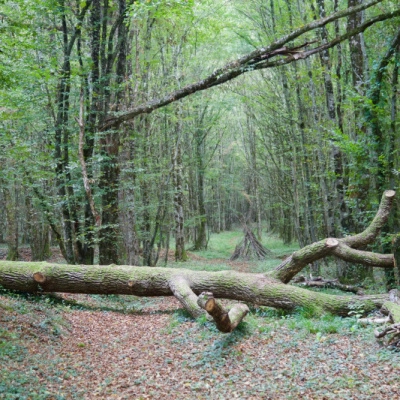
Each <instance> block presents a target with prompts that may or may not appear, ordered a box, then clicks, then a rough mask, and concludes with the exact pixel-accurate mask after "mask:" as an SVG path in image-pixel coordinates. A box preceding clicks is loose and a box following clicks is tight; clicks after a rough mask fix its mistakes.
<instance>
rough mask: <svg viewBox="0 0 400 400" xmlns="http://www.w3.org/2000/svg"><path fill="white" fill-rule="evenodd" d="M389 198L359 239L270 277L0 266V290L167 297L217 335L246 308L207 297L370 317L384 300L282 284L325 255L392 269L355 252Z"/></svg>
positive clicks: (389, 258) (310, 254)
mask: <svg viewBox="0 0 400 400" xmlns="http://www.w3.org/2000/svg"><path fill="white" fill-rule="evenodd" d="M394 195H395V192H394V191H392V190H388V191H386V192H385V194H384V195H383V197H382V202H381V205H380V208H379V210H378V213H377V215H376V216H375V218H374V220H373V221H372V223H371V225H370V226H369V227H368V228H367V229H366V230H365V231H364V232H361V233H359V234H357V235H354V236H350V237H346V238H342V239H335V238H328V239H325V240H322V241H320V242H316V243H313V244H311V245H309V246H306V247H304V248H303V249H300V250H298V251H296V252H295V253H293V254H292V255H291V256H290V257H288V258H287V259H286V260H284V261H283V262H282V263H281V265H280V266H279V267H278V268H277V269H276V270H274V271H272V272H269V273H265V274H249V273H239V272H235V271H220V272H206V271H191V270H186V269H174V268H150V267H132V266H115V265H109V266H90V267H89V266H78V265H57V264H49V263H34V262H32V263H17V262H10V261H1V262H0V285H2V286H3V287H4V288H6V289H14V290H22V291H25V292H39V291H42V292H68V293H88V294H125V295H126V294H131V295H136V296H172V295H173V296H175V297H176V298H177V299H178V300H179V301H180V302H181V303H182V304H183V306H184V307H185V308H186V310H187V311H188V312H189V313H190V314H191V315H192V316H193V317H198V316H200V315H202V314H203V313H204V312H205V311H204V310H206V311H208V312H209V314H210V315H211V316H212V317H213V318H214V319H215V321H216V323H217V327H223V328H221V330H222V331H224V332H226V331H231V330H232V329H234V328H235V327H236V326H237V324H238V323H239V322H240V320H241V319H242V318H243V317H244V316H245V315H246V313H247V309H246V307H241V306H240V307H238V306H236V307H235V306H234V307H233V308H232V309H231V310H230V311H225V310H224V309H223V308H222V306H220V305H219V304H218V303H216V302H214V300H210V299H211V298H225V299H232V300H238V301H241V302H246V303H252V304H258V305H264V306H269V307H275V308H280V309H285V310H293V309H295V308H297V307H307V308H312V309H314V310H315V311H316V312H319V313H323V312H330V313H333V314H337V315H343V316H346V315H348V313H349V311H351V309H353V308H354V304H358V305H360V306H362V308H363V309H364V310H365V311H372V310H374V309H375V308H378V307H381V306H382V304H383V303H384V302H386V301H388V300H389V295H388V294H381V295H371V296H335V295H328V294H323V293H316V292H312V291H309V290H306V289H302V288H299V287H296V286H292V285H288V284H287V283H288V282H289V281H290V280H291V279H292V278H293V277H294V276H295V275H296V274H297V273H299V272H300V271H301V270H302V269H303V268H304V267H305V266H307V265H308V264H310V263H312V262H315V261H316V260H318V259H321V258H323V257H325V256H328V255H329V256H334V257H337V258H339V259H342V260H345V261H351V262H354V263H358V264H361V265H365V266H374V267H381V268H393V267H394V257H393V255H392V254H376V253H372V252H368V251H362V250H359V248H360V247H363V246H366V245H367V244H369V243H371V242H372V241H373V240H374V239H375V237H376V236H377V235H378V233H379V231H380V230H381V228H382V227H383V225H384V224H385V222H386V220H387V218H388V215H389V212H390V208H391V204H392V202H393V199H394ZM204 292H207V293H204ZM202 293H203V295H201V296H199V295H200V294H202ZM205 297H206V299H205Z"/></svg>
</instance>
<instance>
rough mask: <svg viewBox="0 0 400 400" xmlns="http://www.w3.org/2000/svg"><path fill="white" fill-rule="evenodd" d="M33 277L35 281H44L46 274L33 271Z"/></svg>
mask: <svg viewBox="0 0 400 400" xmlns="http://www.w3.org/2000/svg"><path fill="white" fill-rule="evenodd" d="M33 279H34V281H35V282H37V283H45V282H46V276H45V275H44V274H42V273H41V272H35V273H34V274H33Z"/></svg>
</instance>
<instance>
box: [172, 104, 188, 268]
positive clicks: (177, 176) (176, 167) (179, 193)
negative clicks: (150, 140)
mask: <svg viewBox="0 0 400 400" xmlns="http://www.w3.org/2000/svg"><path fill="white" fill-rule="evenodd" d="M180 111H181V110H180V107H179V111H178V121H177V124H176V129H175V131H176V132H175V134H176V142H175V149H173V150H172V151H173V158H172V165H173V176H174V218H175V261H186V260H187V254H186V250H185V229H184V211H183V210H184V208H183V199H184V197H183V177H182V144H181V140H182V138H181V136H182V114H181V112H180Z"/></svg>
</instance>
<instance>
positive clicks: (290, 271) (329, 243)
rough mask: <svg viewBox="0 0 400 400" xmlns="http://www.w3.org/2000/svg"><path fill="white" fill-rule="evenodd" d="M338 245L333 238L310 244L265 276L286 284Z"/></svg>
mask: <svg viewBox="0 0 400 400" xmlns="http://www.w3.org/2000/svg"><path fill="white" fill-rule="evenodd" d="M338 245H339V241H338V240H337V239H334V238H328V239H325V240H321V241H320V242H316V243H312V244H310V245H308V246H306V247H303V248H302V249H300V250H298V251H295V252H294V253H293V254H292V255H291V256H290V257H288V258H287V259H286V260H284V261H283V262H282V263H281V264H280V265H279V266H278V267H277V268H276V269H275V270H274V271H272V272H267V273H266V274H265V275H266V276H270V277H273V278H275V279H278V280H280V281H281V282H283V283H288V282H290V280H291V279H292V278H293V277H294V276H295V275H297V274H298V273H299V272H300V271H301V270H302V269H303V268H304V267H306V266H307V265H308V264H310V263H312V262H314V261H317V260H319V259H321V258H323V257H326V256H328V255H330V254H331V253H332V251H333V250H334V249H335V248H336V247H337V246H338Z"/></svg>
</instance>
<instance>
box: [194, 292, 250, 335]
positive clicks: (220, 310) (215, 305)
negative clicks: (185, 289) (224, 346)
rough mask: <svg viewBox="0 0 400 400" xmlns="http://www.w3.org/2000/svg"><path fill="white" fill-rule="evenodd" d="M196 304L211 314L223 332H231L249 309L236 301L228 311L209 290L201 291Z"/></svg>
mask: <svg viewBox="0 0 400 400" xmlns="http://www.w3.org/2000/svg"><path fill="white" fill-rule="evenodd" d="M197 304H198V305H199V306H200V307H201V308H203V309H204V310H206V311H207V312H208V314H209V315H211V316H212V318H213V319H214V321H215V324H216V326H217V329H218V330H219V331H220V332H223V333H229V332H232V331H233V330H234V329H235V328H236V327H237V326H238V325H239V323H240V322H241V321H242V320H243V318H244V317H245V316H246V315H247V313H248V312H249V311H250V310H249V307H247V305H246V304H241V303H238V304H235V305H234V306H233V307H232V308H231V309H230V310H229V312H228V311H226V310H225V309H224V307H223V306H222V305H221V304H220V303H219V302H218V301H217V300H215V298H214V295H213V294H212V293H211V292H203V293H201V294H200V296H199V299H198V300H197Z"/></svg>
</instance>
